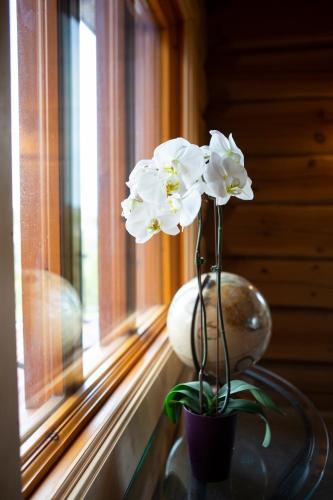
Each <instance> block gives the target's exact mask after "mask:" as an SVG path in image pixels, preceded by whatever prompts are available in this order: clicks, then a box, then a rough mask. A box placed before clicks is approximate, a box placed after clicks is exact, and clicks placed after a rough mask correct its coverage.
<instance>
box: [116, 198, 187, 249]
mask: <svg viewBox="0 0 333 500" xmlns="http://www.w3.org/2000/svg"><path fill="white" fill-rule="evenodd" d="M125 201H126V200H125ZM178 222H179V217H178V215H177V214H173V213H167V212H166V211H165V210H163V209H161V208H158V207H155V206H154V205H151V204H149V203H147V202H145V201H141V202H138V203H137V204H135V205H134V209H133V210H132V211H131V213H130V215H129V217H128V218H127V220H126V224H125V226H126V229H127V231H128V232H129V233H130V234H131V235H132V236H134V237H135V241H136V243H145V242H146V241H148V240H150V238H151V237H152V236H154V234H157V233H159V232H160V231H163V232H164V233H166V234H170V235H172V236H173V235H176V234H178V233H179V228H178Z"/></svg>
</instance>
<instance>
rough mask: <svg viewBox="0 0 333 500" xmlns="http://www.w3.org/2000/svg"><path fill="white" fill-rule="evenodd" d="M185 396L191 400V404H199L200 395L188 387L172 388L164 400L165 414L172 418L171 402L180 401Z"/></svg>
mask: <svg viewBox="0 0 333 500" xmlns="http://www.w3.org/2000/svg"><path fill="white" fill-rule="evenodd" d="M184 396H185V398H186V399H187V400H188V401H189V402H190V404H191V405H193V406H194V405H196V404H197V405H199V399H198V397H197V396H196V395H195V394H194V393H193V392H192V391H190V390H188V389H178V390H172V391H170V392H169V393H168V394H167V396H166V398H165V400H164V404H163V406H164V412H165V414H166V415H167V416H168V417H169V418H171V419H172V412H173V410H172V407H171V406H170V402H171V401H173V403H174V401H180V400H182V399H184Z"/></svg>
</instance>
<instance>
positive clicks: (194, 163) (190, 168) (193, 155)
mask: <svg viewBox="0 0 333 500" xmlns="http://www.w3.org/2000/svg"><path fill="white" fill-rule="evenodd" d="M177 161H178V162H179V164H180V172H179V175H180V176H181V177H182V179H183V180H184V183H185V185H186V187H190V186H191V185H192V184H193V182H195V181H197V180H198V179H199V178H200V177H201V176H202V174H203V172H204V170H205V166H206V164H205V159H204V154H203V152H202V150H201V149H200V148H199V146H196V145H194V144H189V145H188V146H187V147H185V148H184V149H183V150H182V151H181V153H180V155H179V156H178V158H177Z"/></svg>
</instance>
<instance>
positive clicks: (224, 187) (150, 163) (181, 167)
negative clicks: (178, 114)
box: [122, 130, 253, 243]
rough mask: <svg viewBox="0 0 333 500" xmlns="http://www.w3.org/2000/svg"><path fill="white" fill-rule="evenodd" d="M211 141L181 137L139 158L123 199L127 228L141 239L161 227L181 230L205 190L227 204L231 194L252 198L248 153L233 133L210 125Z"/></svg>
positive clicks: (173, 231) (168, 230) (172, 231)
mask: <svg viewBox="0 0 333 500" xmlns="http://www.w3.org/2000/svg"><path fill="white" fill-rule="evenodd" d="M210 133H211V136H212V137H211V140H210V144H209V146H202V147H199V146H197V145H195V144H191V143H190V142H189V141H187V140H186V139H183V138H182V137H178V138H177V139H171V140H170V141H166V142H164V143H163V144H160V145H159V146H158V147H157V148H156V149H155V151H154V155H153V158H151V159H150V160H141V161H139V162H138V163H137V164H136V166H135V167H134V169H133V171H132V172H131V174H130V176H129V180H128V182H127V186H128V187H129V189H130V194H129V196H128V198H126V200H124V201H123V202H122V209H123V216H124V217H125V218H126V229H127V231H128V232H129V233H130V234H131V235H132V236H134V237H135V240H136V242H137V243H145V242H146V241H148V240H149V239H150V238H151V237H152V236H154V235H155V234H157V233H159V232H160V231H163V232H164V233H167V234H170V235H176V234H178V233H179V226H180V227H181V228H184V227H186V226H189V225H190V224H192V222H193V221H194V219H195V218H196V217H197V215H198V213H199V211H200V208H201V199H202V195H203V194H204V193H205V194H207V195H208V196H210V197H212V198H214V199H215V200H216V204H217V205H225V204H226V203H227V202H228V201H229V199H230V197H231V196H236V197H238V198H241V199H243V200H251V199H252V198H253V192H252V189H251V179H250V178H249V177H248V175H247V172H246V170H245V167H244V156H243V153H242V152H241V150H240V149H239V148H238V147H237V146H236V143H235V141H234V139H233V137H232V134H230V135H229V139H228V138H227V137H225V136H224V135H223V134H222V133H221V132H218V131H217V130H211V131H210Z"/></svg>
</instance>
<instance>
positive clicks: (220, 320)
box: [215, 204, 230, 413]
mask: <svg viewBox="0 0 333 500" xmlns="http://www.w3.org/2000/svg"><path fill="white" fill-rule="evenodd" d="M215 210H216V212H217V221H216V219H215V228H216V232H217V242H216V265H215V271H216V282H217V283H216V287H217V319H218V322H217V335H216V338H217V344H218V343H219V333H220V331H221V333H222V340H223V348H224V361H225V380H226V385H227V393H226V396H225V399H224V401H223V406H222V409H221V413H224V411H225V410H226V408H227V406H228V403H229V399H230V362H229V351H228V342H227V337H226V333H225V327H224V319H223V310H222V294H221V273H222V206H221V205H216V204H215ZM216 223H217V224H216ZM218 362H219V360H218ZM217 377H218V368H217ZM218 383H219V382H218V379H216V385H217V387H218Z"/></svg>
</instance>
